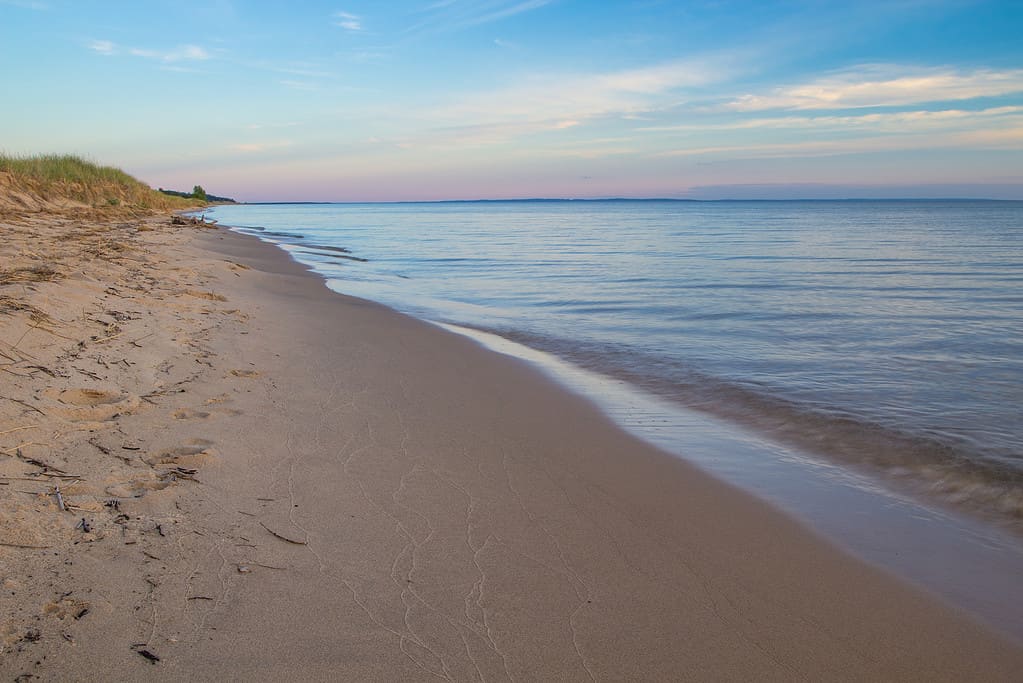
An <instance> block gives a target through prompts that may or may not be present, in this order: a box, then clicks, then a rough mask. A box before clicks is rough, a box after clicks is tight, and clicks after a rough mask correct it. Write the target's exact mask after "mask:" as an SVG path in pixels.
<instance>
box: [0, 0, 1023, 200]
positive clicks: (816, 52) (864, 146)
mask: <svg viewBox="0 0 1023 683" xmlns="http://www.w3.org/2000/svg"><path fill="white" fill-rule="evenodd" d="M1021 34H1023V1H1021V0H1008V1H991V2H985V1H982V0H976V1H967V0H884V1H878V2H875V1H873V0H857V1H851V0H846V1H842V2H831V1H829V0H803V1H797V0H787V1H775V0H758V1H756V2H747V1H740V0H704V1H683V0H676V1H658V0H631V1H630V0H620V1H617V0H599V1H598V0H395V1H393V2H388V1H384V0H372V1H371V0H339V1H338V2H319V1H311V2H257V1H249V2H245V1H242V0H206V1H201V0H172V1H171V0H146V1H144V2H139V1H138V0H134V1H133V2H118V1H109V2H96V1H92V0H0V83H2V86H3V87H2V90H0V92H2V95H0V97H2V99H0V151H2V152H5V153H9V154H35V153H75V154H80V155H83V156H86V157H88V158H90V159H92V160H94V161H97V162H99V163H103V164H109V165H114V166H118V167H121V168H123V169H125V170H127V171H128V172H130V173H132V174H133V175H135V176H136V177H138V178H140V179H141V180H143V181H145V182H147V183H149V184H150V185H152V186H154V187H165V188H169V189H170V188H172V189H184V190H190V189H191V188H192V186H193V185H196V184H200V185H202V186H203V187H204V188H205V189H206V190H207V191H208V192H211V193H214V194H218V195H226V196H230V197H234V198H236V199H239V200H242V201H303V200H307V201H416V200H439V199H482V198H491V199H501V198H526V197H568V198H592V197H677V198H697V199H718V198H803V197H807V198H842V197H987V198H1002V199H1006V198H1012V199H1023V39H1021V37H1020V36H1021Z"/></svg>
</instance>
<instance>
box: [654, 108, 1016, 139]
mask: <svg viewBox="0 0 1023 683" xmlns="http://www.w3.org/2000/svg"><path fill="white" fill-rule="evenodd" d="M1006 117H1015V118H1023V107H1020V106H1008V107H992V108H988V109H979V110H967V109H942V110H936V111H932V110H914V111H901V112H884V113H870V114H858V115H857V114H850V115H845V116H777V117H771V118H756V119H741V120H738V121H731V122H728V123H702V124H701V123H687V124H681V125H668V126H646V127H643V128H638V129H636V130H637V131H642V132H654V133H661V132H698V131H728V130H753V129H775V130H784V129H793V130H799V131H804V132H806V131H811V130H817V131H820V130H837V131H848V130H849V129H861V130H862V129H864V128H870V129H873V130H876V131H879V132H881V131H883V132H915V131H921V132H922V131H925V130H928V131H933V130H940V129H949V128H970V127H976V126H981V125H988V124H989V123H990V122H992V121H995V120H997V119H1004V118H1006Z"/></svg>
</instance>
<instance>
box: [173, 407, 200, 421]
mask: <svg viewBox="0 0 1023 683" xmlns="http://www.w3.org/2000/svg"><path fill="white" fill-rule="evenodd" d="M171 417H173V418H174V419H175V420H205V419H207V418H209V417H210V414H209V413H207V412H206V411H203V410H191V409H189V408H182V409H181V410H175V411H174V412H173V413H171Z"/></svg>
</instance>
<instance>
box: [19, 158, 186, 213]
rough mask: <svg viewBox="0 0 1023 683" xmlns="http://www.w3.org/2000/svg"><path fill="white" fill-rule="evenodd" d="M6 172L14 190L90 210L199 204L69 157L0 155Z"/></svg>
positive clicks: (129, 176)
mask: <svg viewBox="0 0 1023 683" xmlns="http://www.w3.org/2000/svg"><path fill="white" fill-rule="evenodd" d="M5 172H6V173H9V174H10V176H11V178H12V179H13V181H14V183H15V185H16V186H18V187H20V188H21V189H22V190H26V191H29V192H30V193H31V194H35V195H38V196H41V197H44V198H47V199H53V198H59V197H66V198H69V199H73V200H75V201H79V202H82V203H85V204H88V205H91V206H93V207H108V208H117V207H120V208H124V209H126V210H128V209H131V208H133V207H134V208H138V209H145V210H160V209H180V208H186V207H192V206H196V205H197V204H202V202H198V201H196V200H194V199H192V200H187V201H186V200H183V199H179V198H176V197H167V196H166V195H163V194H161V193H159V192H157V191H156V190H154V189H153V188H151V187H149V186H148V185H146V184H145V183H143V182H141V181H139V180H138V179H136V178H134V177H132V176H131V175H129V174H127V173H125V172H124V171H122V170H121V169H119V168H114V167H113V166H101V165H100V164H97V163H94V162H92V161H89V160H87V159H83V158H82V157H79V156H75V155H72V154H38V155H32V156H15V155H10V154H4V153H0V173H5Z"/></svg>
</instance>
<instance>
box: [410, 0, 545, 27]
mask: <svg viewBox="0 0 1023 683" xmlns="http://www.w3.org/2000/svg"><path fill="white" fill-rule="evenodd" d="M553 2H554V0H442V1H441V2H434V3H431V4H429V5H427V6H426V7H424V8H423V9H422V12H423V14H425V15H426V18H425V19H424V20H422V21H421V22H419V23H418V24H416V25H415V26H413V27H412V28H410V29H409V32H410V33H419V32H430V31H435V32H445V31H458V30H462V29H466V28H471V27H473V26H480V25H482V24H490V23H493V22H496V21H501V20H503V19H509V18H511V17H514V16H516V15H518V14H523V13H524V12H530V11H532V10H536V9H540V8H541V7H546V6H547V5H550V4H552V3H553Z"/></svg>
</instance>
